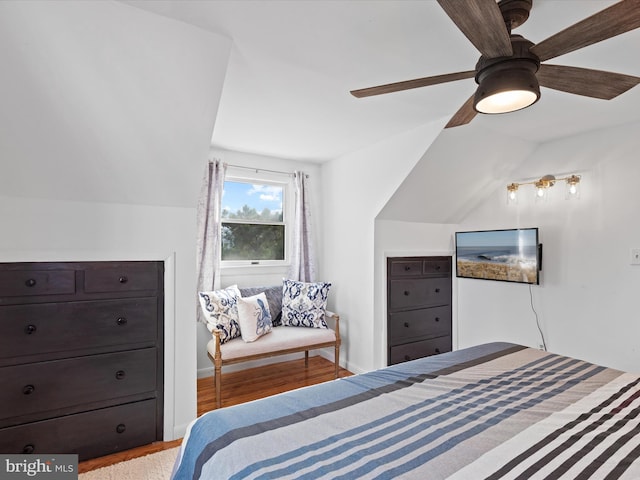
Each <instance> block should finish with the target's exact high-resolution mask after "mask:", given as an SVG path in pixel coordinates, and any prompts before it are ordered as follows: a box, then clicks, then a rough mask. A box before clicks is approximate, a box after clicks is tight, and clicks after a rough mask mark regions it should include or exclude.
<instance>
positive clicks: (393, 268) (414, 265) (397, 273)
mask: <svg viewBox="0 0 640 480" xmlns="http://www.w3.org/2000/svg"><path fill="white" fill-rule="evenodd" d="M388 273H389V275H391V276H392V277H414V276H416V275H422V261H421V260H397V261H396V260H394V261H393V262H390V263H389V272H388Z"/></svg>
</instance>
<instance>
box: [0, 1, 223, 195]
mask: <svg viewBox="0 0 640 480" xmlns="http://www.w3.org/2000/svg"><path fill="white" fill-rule="evenodd" d="M229 49H230V41H229V40H228V39H226V38H224V37H223V36H220V35H218V34H214V33H211V32H206V31H204V30H201V29H198V28H196V27H193V26H190V25H187V24H184V23H182V22H178V21H175V20H171V19H167V18H163V17H161V16H158V15H154V14H149V13H148V12H144V11H141V10H139V9H137V8H133V7H130V6H128V5H124V4H121V3H117V2H105V1H97V2H76V1H62V0H61V1H41V2H38V1H34V2H17V1H16V2H14V1H9V2H0V65H2V75H0V98H1V104H2V108H0V146H1V149H0V152H1V154H2V159H1V164H0V165H1V173H0V192H1V194H2V195H9V196H27V197H40V198H55V199H64V200H78V201H96V202H115V203H133V204H150V205H170V206H189V207H193V206H194V205H195V204H196V199H197V195H198V192H199V188H200V187H199V185H200V176H201V174H202V172H203V169H204V164H205V162H206V159H207V154H208V150H209V145H210V139H211V134H212V131H213V127H214V122H215V119H216V115H217V110H218V105H219V100H220V95H221V91H222V86H223V82H224V78H225V75H226V67H227V60H228V55H229Z"/></svg>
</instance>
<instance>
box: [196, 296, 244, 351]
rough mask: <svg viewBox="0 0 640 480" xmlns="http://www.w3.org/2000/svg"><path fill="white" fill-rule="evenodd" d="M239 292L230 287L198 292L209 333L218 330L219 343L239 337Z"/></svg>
mask: <svg viewBox="0 0 640 480" xmlns="http://www.w3.org/2000/svg"><path fill="white" fill-rule="evenodd" d="M239 296H240V290H238V286H237V285H232V286H230V287H227V288H225V289H224V290H215V291H213V292H200V294H199V295H198V297H199V299H200V306H201V307H202V313H203V314H204V317H205V319H206V321H207V328H208V329H209V331H210V332H213V330H214V329H217V330H220V343H225V342H228V341H229V340H232V339H234V338H236V337H239V336H240V324H239V323H238V297H239Z"/></svg>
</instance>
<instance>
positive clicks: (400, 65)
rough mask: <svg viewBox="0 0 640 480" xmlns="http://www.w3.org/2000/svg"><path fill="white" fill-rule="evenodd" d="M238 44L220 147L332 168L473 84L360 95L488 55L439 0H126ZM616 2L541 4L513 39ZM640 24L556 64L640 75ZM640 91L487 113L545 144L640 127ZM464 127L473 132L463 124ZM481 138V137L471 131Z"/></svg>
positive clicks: (465, 93) (549, 95) (489, 124)
mask: <svg viewBox="0 0 640 480" xmlns="http://www.w3.org/2000/svg"><path fill="white" fill-rule="evenodd" d="M124 1H125V2H126V3H128V4H130V5H135V6H137V7H139V8H141V9H145V10H147V11H151V12H155V13H158V14H161V15H165V16H167V17H171V18H175V19H180V20H182V21H184V22H187V23H190V24H194V25H197V26H198V27H201V28H203V29H206V30H209V31H212V32H218V33H223V34H224V35H227V36H228V37H229V38H231V39H232V40H233V51H232V55H231V58H230V61H229V70H228V75H227V80H226V82H225V87H224V93H223V97H222V101H221V106H220V112H219V115H218V119H217V122H216V127H215V130H214V132H213V137H212V141H213V143H214V144H215V145H218V146H221V147H225V148H230V149H234V150H241V151H250V152H255V153H261V154H266V155H271V156H276V157H285V158H295V159H301V160H317V161H325V160H332V159H334V158H339V157H340V156H342V155H345V154H347V153H349V152H353V151H355V150H359V149H362V148H365V147H367V146H369V145H372V144H374V143H375V142H377V141H380V140H381V139H383V138H390V137H392V136H394V135H398V134H400V133H403V132H407V131H411V130H413V129H415V128H418V127H419V126H421V125H425V124H428V123H430V122H433V121H437V120H439V119H440V118H441V117H445V116H446V117H450V116H451V115H453V113H454V112H455V111H456V110H457V109H458V108H459V107H460V105H462V103H463V102H464V101H465V100H466V99H467V98H469V96H470V95H471V94H472V93H473V91H474V89H475V83H474V80H473V79H467V80H462V81H457V82H452V83H449V84H443V85H437V86H432V87H426V88H418V89H414V90H409V91H405V92H398V93H393V94H388V95H381V96H377V97H369V98H364V99H356V98H354V97H352V96H351V95H350V94H349V91H350V90H353V89H357V88H364V87H369V86H374V85H380V84H384V83H389V82H395V81H400V80H407V79H412V78H419V77H425V76H430V75H438V74H444V73H449V72H458V71H466V70H472V69H473V68H474V66H475V63H476V61H477V60H478V57H479V53H478V51H477V50H476V49H475V48H474V47H473V45H472V44H471V43H470V42H469V41H468V40H467V39H466V37H465V36H464V35H463V34H462V33H461V32H460V31H459V30H458V29H457V28H456V27H455V25H454V24H453V22H452V21H451V19H450V18H449V17H448V16H447V15H446V14H445V13H444V11H443V10H442V8H440V6H439V5H438V3H437V2H436V1H435V0H427V1H425V0H403V1H396V0H340V1H333V0H304V1H286V0H284V1H283V0H243V1H236V0H216V1H200V0H124ZM613 3H615V0H533V9H532V11H531V16H530V18H529V20H528V21H527V22H526V23H525V24H524V25H522V26H521V27H519V28H518V29H517V30H516V31H515V33H519V34H522V35H524V36H525V37H526V38H528V39H530V40H531V41H533V42H536V43H537V42H539V41H541V40H543V39H545V38H547V37H549V36H551V35H552V34H554V33H556V32H558V31H560V30H562V29H564V28H565V27H567V26H569V25H571V24H573V23H575V22H577V21H579V20H582V19H583V18H585V17H588V16H589V15H592V14H594V13H596V12H598V11H600V10H602V9H604V8H606V7H608V6H610V5H612V4H613ZM639 46H640V29H638V30H635V31H632V32H627V33H624V34H622V35H619V36H617V37H615V38H612V39H609V40H606V41H604V42H601V43H599V44H595V45H592V46H589V47H587V48H583V49H581V50H578V51H576V52H572V53H570V54H567V55H563V56H561V57H558V58H557V59H554V60H553V62H551V63H555V64H565V65H571V66H580V67H586V68H594V69H603V70H611V71H614V72H620V73H626V74H629V75H636V76H640V62H638V61H636V59H635V58H636V57H635V56H634V52H636V51H637V50H638V47H639ZM639 92H640V86H638V87H635V88H634V90H633V91H632V92H627V93H626V94H624V95H622V96H621V97H619V98H617V99H615V100H612V101H604V100H595V99H589V98H586V97H579V96H577V95H570V94H567V93H559V92H556V91H553V90H550V89H547V88H544V87H543V89H542V99H541V100H540V101H539V102H538V103H537V104H536V105H534V106H533V107H532V108H528V109H526V110H525V111H523V112H520V113H521V114H519V115H517V116H515V115H511V114H508V115H499V116H495V115H494V116H486V115H482V116H478V117H476V119H474V121H473V123H477V124H478V125H479V126H481V127H483V128H485V129H486V130H491V131H493V132H494V133H498V134H499V135H500V136H501V135H509V136H512V137H516V138H521V139H524V140H526V141H529V142H538V143H543V142H547V141H550V140H553V139H556V138H560V137H563V136H567V135H573V134H576V133H579V132H584V131H589V130H593V129H598V128H606V127H609V126H611V125H620V124H624V123H628V122H632V121H636V120H640V108H637V107H638V99H639V98H640V97H639V95H640V93H639ZM459 128H460V129H462V130H463V131H465V130H464V129H465V128H466V127H459ZM469 135H472V132H470V133H469Z"/></svg>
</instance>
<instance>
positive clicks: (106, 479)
mask: <svg viewBox="0 0 640 480" xmlns="http://www.w3.org/2000/svg"><path fill="white" fill-rule="evenodd" d="M179 448H180V447H176V448H171V449H169V450H162V451H161V452H156V453H152V454H150V455H145V456H144V457H138V458H133V459H131V460H127V461H126V462H120V463H115V464H113V465H109V466H108V467H102V468H98V469H96V470H91V471H90V472H86V473H81V474H80V475H79V476H78V479H79V480H167V479H168V478H169V477H170V476H171V472H172V470H173V464H174V462H175V460H176V457H177V456H178V450H179Z"/></svg>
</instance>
